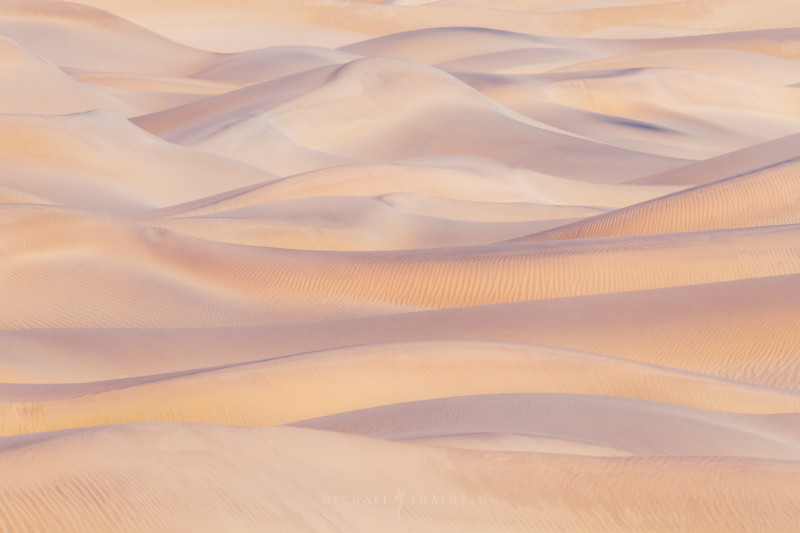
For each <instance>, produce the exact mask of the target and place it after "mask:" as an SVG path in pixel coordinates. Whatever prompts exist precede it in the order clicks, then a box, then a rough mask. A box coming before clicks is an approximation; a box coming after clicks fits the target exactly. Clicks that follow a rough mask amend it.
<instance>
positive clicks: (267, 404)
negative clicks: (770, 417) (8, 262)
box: [0, 342, 800, 435]
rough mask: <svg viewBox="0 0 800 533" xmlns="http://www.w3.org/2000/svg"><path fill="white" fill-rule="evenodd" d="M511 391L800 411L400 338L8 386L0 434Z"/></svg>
mask: <svg viewBox="0 0 800 533" xmlns="http://www.w3.org/2000/svg"><path fill="white" fill-rule="evenodd" d="M212 391H213V392H212ZM512 392H516V393H522V392H531V393H533V392H536V393H562V394H567V393H569V394H587V395H605V396H610V397H622V398H638V399H645V400H652V401H659V402H669V403H673V404H676V405H685V406H692V407H700V408H705V409H716V410H719V411H732V412H744V413H780V412H793V411H800V396H797V395H796V394H792V393H788V392H785V391H778V390H769V389H765V388H759V387H754V386H752V385H748V384H745V383H737V382H732V381H727V380H720V379H715V378H712V377H710V376H702V375H698V374H690V373H686V372H679V371H675V370H672V369H667V368H659V367H654V366H650V365H643V364H640V363H634V362H629V361H625V360H620V359H615V358H610V357H605V356H599V355H592V354H585V353H581V352H573V351H566V350H558V349H555V348H544V347H537V346H526V345H513V344H503V343H479V342H472V343H464V342H429V343H392V344H383V345H372V346H363V347H351V348H341V349H337V350H330V351H324V352H313V353H309V354H297V355H291V356H284V357H278V358H274V359H270V360H266V361H259V362H251V363H243V364H238V365H232V366H227V367H222V368H216V369H214V368H211V369H195V370H189V371H186V372H182V373H177V374H171V375H162V376H142V377H139V378H131V379H127V380H118V381H107V382H97V383H86V384H73V385H66V384H65V385H33V384H31V385H23V384H19V385H11V384H6V385H4V386H3V387H2V388H0V398H3V399H4V401H3V403H2V404H0V414H2V415H3V416H2V417H1V418H0V420H1V421H0V434H3V435H13V434H18V433H30V432H38V431H51V430H56V429H68V428H75V427H84V426H93V425H104V424H112V423H123V422H135V421H176V422H210V423H219V424H233V425H275V424H284V423H288V422H293V421H297V420H303V419H307V418H314V417H319V416H324V415H328V414H333V413H342V412H346V411H352V410H354V409H363V408H366V407H374V406H378V405H386V404H392V403H402V402H411V401H416V400H423V399H433V398H441V397H450V396H465V395H473V394H497V393H512Z"/></svg>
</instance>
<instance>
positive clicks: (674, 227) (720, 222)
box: [521, 158, 800, 241]
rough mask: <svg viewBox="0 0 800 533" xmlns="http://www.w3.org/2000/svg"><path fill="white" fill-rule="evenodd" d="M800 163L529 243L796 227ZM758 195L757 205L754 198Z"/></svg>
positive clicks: (723, 182)
mask: <svg viewBox="0 0 800 533" xmlns="http://www.w3.org/2000/svg"><path fill="white" fill-rule="evenodd" d="M798 176H800V160H797V159H796V158H793V159H791V160H789V161H785V162H783V163H779V164H776V165H774V166H770V167H769V168H766V169H762V170H758V171H755V172H752V173H749V174H746V175H744V176H736V177H732V178H728V179H724V180H721V181H717V182H713V183H710V184H707V185H700V186H698V187H694V188H691V189H688V190H685V191H680V192H677V193H673V194H671V195H667V196H664V197H661V198H656V199H654V200H650V201H648V202H644V203H642V204H638V205H634V206H630V207H626V208H623V209H619V210H617V211H614V212H611V213H604V214H602V215H598V216H596V217H593V218H591V219H589V220H586V221H580V222H576V223H574V224H569V225H566V226H564V227H562V228H557V229H554V230H550V231H545V232H542V233H539V234H536V235H531V236H529V237H525V238H523V239H521V240H524V241H537V240H564V239H588V238H597V237H616V236H622V235H647V234H653V233H675V232H685V231H710V230H720V229H730V228H742V227H754V226H771V225H777V224H793V223H797V222H798V221H800V212H798V210H797V205H798V204H799V203H800V185H798V183H800V182H798V179H797V178H798ZM755 195H758V196H759V198H761V199H760V201H759V202H758V203H757V204H756V203H754V202H753V197H754V196H755Z"/></svg>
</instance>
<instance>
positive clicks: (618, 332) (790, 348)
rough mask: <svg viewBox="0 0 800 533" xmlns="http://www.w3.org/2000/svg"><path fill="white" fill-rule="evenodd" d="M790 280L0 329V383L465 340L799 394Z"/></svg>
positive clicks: (795, 291) (794, 290) (797, 289)
mask: <svg viewBox="0 0 800 533" xmlns="http://www.w3.org/2000/svg"><path fill="white" fill-rule="evenodd" d="M798 277H800V276H798V275H796V274H795V275H789V276H776V277H770V278H760V279H746V280H739V281H732V282H725V283H711V284H705V285H693V286H687V287H673V288H665V289H657V290H648V291H637V292H626V293H619V294H603V295H588V296H579V297H572V298H559V299H549V300H538V301H530V302H517V303H507V304H495V305H488V306H477V307H466V308H452V309H443V310H433V311H422V312H410V313H401V314H389V315H385V316H373V317H357V318H346V319H336V320H323V321H311V322H302V323H276V324H269V325H264V324H262V325H257V326H249V327H212V328H208V327H194V328H167V327H163V326H162V327H154V328H132V327H123V328H85V329H82V328H75V329H72V328H64V329H50V328H48V329H20V330H6V331H0V339H1V340H2V343H3V345H4V346H6V347H7V350H6V351H5V353H3V354H2V359H1V361H2V362H1V363H0V369H2V378H0V380H2V381H4V382H12V383H14V382H16V383H51V384H52V383H82V382H86V381H107V380H113V379H119V378H128V377H137V376H146V375H155V374H166V373H174V372H184V371H188V370H192V369H196V368H202V367H206V368H208V367H216V366H224V365H231V364H238V363H244V362H248V361H256V360H260V359H264V358H275V357H280V356H286V355H292V354H297V353H304V352H312V351H322V350H328V349H333V348H346V347H348V346H353V345H359V344H379V343H391V342H408V341H420V340H423V341H425V340H429V341H450V340H453V339H462V340H475V341H493V342H509V341H512V342H516V343H522V344H537V343H538V344H546V345H550V346H561V347H564V348H568V349H572V350H579V351H586V352H593V353H598V354H607V355H611V356H614V357H617V358H621V359H629V360H633V361H639V362H643V363H647V364H652V365H656V366H661V367H665V368H672V369H676V370H684V371H689V372H694V373H699V374H708V375H710V376H717V377H722V378H727V379H732V380H736V381H740V382H745V383H750V384H757V385H761V386H766V387H771V388H776V389H785V390H790V391H795V392H797V391H800V364H798V358H797V355H798V354H800V337H798V336H797V335H796V334H795V332H796V331H797V330H798V328H800V311H798V308H797V305H796V302H797V301H798V299H799V298H800V284H799V283H798V282H797V281H798ZM575 324H581V325H582V327H581V328H579V329H576V327H575ZM231 339H235V341H232V340H231ZM24 354H27V355H24Z"/></svg>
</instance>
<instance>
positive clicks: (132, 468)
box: [0, 424, 798, 531]
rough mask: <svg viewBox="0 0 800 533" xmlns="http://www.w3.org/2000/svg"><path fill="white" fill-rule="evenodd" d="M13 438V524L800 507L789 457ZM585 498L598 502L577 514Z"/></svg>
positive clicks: (79, 436)
mask: <svg viewBox="0 0 800 533" xmlns="http://www.w3.org/2000/svg"><path fill="white" fill-rule="evenodd" d="M312 443H313V444H312ZM4 448H5V449H4V451H3V453H2V461H3V470H4V472H6V475H5V476H3V479H2V481H0V487H2V489H0V490H2V491H3V493H2V494H3V497H4V501H6V502H8V504H9V505H8V506H7V507H6V508H7V509H10V511H6V512H4V513H3V515H2V520H3V524H4V527H7V528H14V529H28V528H30V527H32V526H33V527H37V526H38V525H40V524H41V525H44V526H45V527H50V526H53V527H58V528H59V529H62V530H67V531H91V530H104V529H108V528H109V527H110V528H115V527H126V528H131V529H138V530H150V531H169V530H174V529H175V528H180V527H190V528H191V529H193V530H195V531H216V530H219V529H245V530H247V529H258V528H262V527H264V526H266V527H269V528H270V529H273V530H285V531H292V530H297V529H298V528H300V529H326V530H344V529H347V528H356V529H359V530H374V529H376V528H377V529H381V530H384V531H405V530H408V529H409V528H411V529H414V530H417V531H437V530H441V529H447V528H452V527H457V528H459V529H463V530H466V531H470V530H474V531H482V530H485V529H486V528H487V527H493V526H495V525H496V524H498V523H500V524H502V525H503V528H504V529H506V530H509V531H514V530H518V531H529V530H531V529H536V530H539V531H560V530H563V529H564V526H565V524H566V525H568V527H570V528H572V529H575V530H589V529H591V530H595V531H619V525H618V524H631V525H629V526H623V527H626V529H628V530H634V529H641V528H644V529H665V528H669V527H675V526H677V527H684V528H686V527H697V528H704V529H705V530H706V531H724V530H725V529H726V528H727V529H728V530H729V529H731V528H736V527H740V528H741V527H744V528H755V529H762V530H763V529H766V530H775V531H779V530H781V529H787V528H791V527H792V524H793V523H794V522H795V521H796V520H797V519H798V516H797V512H796V508H795V506H794V505H793V504H792V503H793V501H794V500H795V499H796V498H797V485H796V483H795V482H794V480H795V478H796V476H797V475H798V473H797V471H796V463H795V462H793V461H779V460H756V459H743V458H702V457H677V458H653V457H643V458H624V457H622V458H603V457H600V458H597V457H574V456H562V455H550V454H528V453H502V452H494V453H493V452H469V451H464V450H446V449H440V448H431V447H425V446H419V445H416V446H415V445H409V444H397V443H386V442H380V441H377V440H374V439H365V438H363V437H355V436H349V435H340V434H336V433H329V432H319V431H311V430H307V429H299V428H225V427H219V426H211V425H200V426H198V425H180V426H172V425H163V424H162V425H124V426H111V427H100V428H91V429H87V430H77V431H72V432H63V433H54V434H43V435H42V436H41V437H39V438H37V439H33V440H31V439H24V440H17V439H15V440H10V441H9V442H7V443H6V444H5V446H4ZM109 448H113V449H115V451H116V453H113V454H109V453H105V452H106V450H107V449H109ZM365 457H368V458H370V465H372V466H370V467H366V466H365V462H364V458H365ZM42 458H44V459H42ZM42 461H44V462H42ZM34 462H38V464H37V465H36V468H32V467H34ZM487 464H489V465H492V467H491V468H487ZM31 470H33V471H34V472H35V475H31ZM319 471H325V472H326V475H325V476H324V477H322V478H320V476H319V475H318V472H319ZM255 472H258V473H260V475H255V474H254V473H255ZM564 472H571V475H570V478H569V479H564V475H563V473H564ZM520 478H522V479H525V480H530V479H536V480H537V481H538V482H537V483H533V484H529V483H528V482H527V481H526V482H525V483H521V482H519V479H520ZM287 480H290V481H287ZM593 480H594V481H593ZM597 480H608V482H609V483H612V484H613V486H614V487H615V488H616V489H615V491H614V493H613V494H610V493H609V491H607V490H606V489H605V487H604V484H598V482H597ZM473 487H481V488H480V490H477V491H476V490H475V489H474V488H473ZM523 488H525V490H522V489H523ZM706 491H710V492H711V494H712V495H713V496H712V497H711V501H710V503H712V504H713V505H712V506H711V507H710V509H713V511H711V512H709V510H708V508H707V507H705V506H703V507H702V508H696V507H694V506H693V505H691V502H695V501H697V499H698V498H703V499H704V501H708V498H709V496H707V495H706ZM365 493H366V494H365ZM158 495H165V496H168V497H169V498H170V500H171V501H172V502H173V505H169V506H168V505H165V504H164V502H163V500H160V499H159V498H158ZM287 495H290V496H291V497H292V498H293V499H292V500H291V504H287V499H286V497H287ZM367 495H368V496H367ZM358 496H361V497H362V498H361V499H360V500H357V499H356V498H357V497H358ZM434 497H437V499H436V500H434ZM451 497H452V498H454V499H455V502H456V503H452V504H451V503H449V502H450V501H451ZM376 498H377V500H378V503H377V504H376V503H375V499H376ZM396 498H397V499H396ZM442 498H444V499H445V500H446V501H447V502H448V503H447V504H442ZM462 498H463V500H462ZM651 499H657V500H658V501H659V504H660V505H658V506H655V508H654V510H653V512H652V513H648V514H646V515H643V516H642V517H640V518H630V517H629V516H627V514H626V512H625V511H624V510H623V509H624V508H626V507H627V506H630V507H635V506H639V505H641V504H642V502H647V501H648V500H651ZM109 500H111V501H114V502H117V505H116V506H115V508H114V509H113V510H111V509H109V508H108V507H107V506H106V505H104V503H103V502H105V501H109ZM590 502H591V504H592V506H593V509H594V511H593V512H592V513H575V511H574V510H573V507H572V504H581V505H584V504H589V503H590ZM732 502H735V503H732ZM621 506H622V509H621V508H620V507H621ZM628 508H629V507H628ZM321 510H322V511H324V514H322V513H321V512H320V511H321ZM37 516H38V517H41V518H39V519H38V520H37V519H36V518H35V517H37ZM632 521H633V522H632ZM116 524H119V526H117V525H116Z"/></svg>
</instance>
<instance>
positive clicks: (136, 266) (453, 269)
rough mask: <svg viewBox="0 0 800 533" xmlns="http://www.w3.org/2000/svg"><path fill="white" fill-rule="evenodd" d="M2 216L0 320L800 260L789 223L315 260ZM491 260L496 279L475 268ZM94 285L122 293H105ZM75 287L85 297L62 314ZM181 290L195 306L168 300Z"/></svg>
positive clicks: (186, 321) (188, 316)
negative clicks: (7, 304)
mask: <svg viewBox="0 0 800 533" xmlns="http://www.w3.org/2000/svg"><path fill="white" fill-rule="evenodd" d="M2 213H3V215H4V218H5V223H4V225H3V226H2V229H3V230H4V231H3V234H2V238H3V241H2V247H3V250H4V252H5V254H6V257H7V259H6V260H5V261H4V263H5V265H4V269H3V273H4V284H3V286H4V290H5V291H6V298H8V299H9V300H7V301H14V300H18V301H24V305H23V306H21V307H20V308H18V309H14V310H13V312H11V310H10V309H9V310H4V311H3V314H2V316H0V324H2V326H3V327H5V328H23V327H30V326H34V325H35V327H43V326H50V327H53V326H57V327H63V326H70V327H96V326H101V325H102V326H122V325H133V326H144V325H149V326H152V325H156V324H158V323H159V322H160V321H165V320H166V323H167V324H169V325H170V326H172V327H176V326H177V327H181V326H182V327H186V326H193V325H213V324H215V323H216V324H221V325H246V324H254V323H263V322H270V321H276V320H281V321H283V320H314V319H317V320H318V319H325V318H339V317H347V316H368V315H374V314H382V313H386V312H397V311H400V310H419V309H439V308H447V307H459V306H468V305H485V304H492V303H502V302H513V301H524V300H531V299H544V298H559V297H566V296H578V295H584V294H600V293H609V292H618V291H631V290H645V289H654V288H660V287H672V286H680V285H692V284H701V283H711V282H716V281H730V280H736V279H744V278H752V277H760V276H776V275H781V274H792V273H797V272H798V268H800V263H798V260H797V258H798V255H797V246H798V244H797V242H798V241H797V238H796V234H797V232H798V227H797V226H793V225H789V226H774V227H765V228H757V229H744V230H728V231H724V232H723V231H718V232H706V233H703V232H698V233H687V234H674V235H672V234H666V235H653V236H634V237H626V238H620V239H596V240H567V241H564V242H557V243H552V244H551V243H542V244H538V243H508V244H500V245H487V246H475V247H467V248H443V249H441V250H437V249H434V250H411V251H392V252H386V253H380V252H376V253H372V254H370V253H368V252H361V254H363V255H359V254H358V253H353V252H342V253H337V252H327V253H326V254H324V255H322V254H318V253H311V252H304V251H295V250H280V249H269V248H253V247H246V246H240V247H235V246H232V245H223V244H217V243H210V242H208V241H201V240H195V239H191V238H188V237H185V236H180V235H176V234H173V233H169V232H165V231H164V230H160V231H157V230H153V229H146V228H143V227H141V226H138V225H135V224H129V223H125V222H122V221H118V220H114V219H110V218H105V219H104V218H102V217H97V216H92V215H89V214H87V213H82V212H79V211H74V210H65V209H56V208H53V207H44V206H19V205H8V206H4V207H3V209H2ZM676 250H677V251H676ZM589 265H591V268H589ZM487 267H491V269H492V271H493V272H494V275H493V276H492V277H487V276H486V275H485V274H484V273H483V272H484V270H485V269H486V268H487ZM87 270H88V271H90V272H92V276H93V277H92V278H89V279H87V277H86V276H85V275H84V274H85V272H86V271H87ZM98 280H102V285H100V287H102V288H103V289H105V288H107V287H110V286H113V287H114V290H115V292H118V293H120V294H125V295H126V298H125V299H124V300H120V299H109V298H108V297H107V296H106V295H105V290H99V289H98V288H97V287H98V286H97V285H96V284H97V282H98ZM93 286H94V287H95V288H92V287H93ZM137 287H138V288H137ZM76 291H82V292H83V295H84V301H85V303H84V305H83V306H82V308H80V309H73V310H72V311H71V312H67V311H68V309H70V306H69V301H70V296H69V295H70V294H75V293H76ZM178 294H183V295H184V296H186V297H187V298H189V299H192V300H193V301H192V302H191V303H190V302H188V301H187V302H186V304H185V307H184V306H180V307H179V306H178V305H177V304H176V305H174V306H171V305H170V304H169V301H170V300H172V299H175V298H176V296H177V295H178ZM23 295H24V299H23ZM55 295H58V296H57V297H56V296H55ZM195 298H196V300H195ZM121 306H124V309H125V312H123V313H120V312H119V311H120V310H121ZM234 311H236V312H234ZM219 321H221V322H219Z"/></svg>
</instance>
